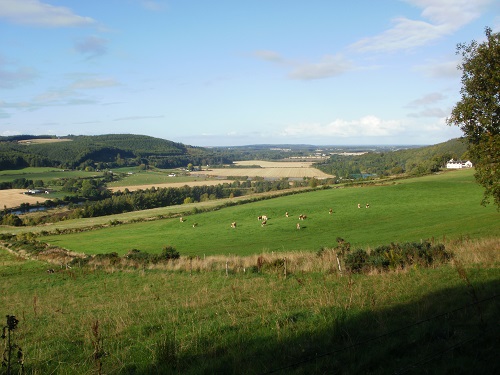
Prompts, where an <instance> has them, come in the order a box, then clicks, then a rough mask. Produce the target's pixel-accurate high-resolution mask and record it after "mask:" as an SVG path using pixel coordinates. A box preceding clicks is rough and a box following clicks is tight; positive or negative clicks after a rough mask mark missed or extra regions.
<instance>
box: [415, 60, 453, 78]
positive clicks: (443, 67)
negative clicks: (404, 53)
mask: <svg viewBox="0 0 500 375" xmlns="http://www.w3.org/2000/svg"><path fill="white" fill-rule="evenodd" d="M458 64H459V60H457V59H452V60H448V61H431V62H429V63H428V64H426V65H418V66H415V68H414V69H415V70H416V71H419V72H421V73H423V74H424V75H425V76H426V77H428V78H457V77H460V75H461V74H462V73H461V71H460V70H459V69H458V68H457V67H458Z"/></svg>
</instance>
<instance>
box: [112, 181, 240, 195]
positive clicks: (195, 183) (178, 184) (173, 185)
mask: <svg viewBox="0 0 500 375" xmlns="http://www.w3.org/2000/svg"><path fill="white" fill-rule="evenodd" d="M225 182H227V183H233V182H234V181H231V180H210V181H186V182H167V183H164V184H150V185H131V186H116V187H112V188H109V190H111V191H112V192H115V191H120V190H121V191H123V190H125V189H128V190H129V191H135V190H141V189H142V190H145V189H150V188H152V187H155V188H169V187H170V188H179V187H183V186H185V185H187V186H204V185H207V186H211V185H219V184H223V183H225Z"/></svg>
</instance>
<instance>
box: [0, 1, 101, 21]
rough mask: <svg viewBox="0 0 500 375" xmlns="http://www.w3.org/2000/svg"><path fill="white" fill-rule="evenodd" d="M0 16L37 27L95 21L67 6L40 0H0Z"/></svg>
mask: <svg viewBox="0 0 500 375" xmlns="http://www.w3.org/2000/svg"><path fill="white" fill-rule="evenodd" d="M0 18H5V19H7V20H8V21H10V22H12V23H16V24H21V25H29V26H38V27H75V26H87V25H92V24H95V23H96V21H95V20H94V19H92V18H90V17H83V16H79V15H77V14H75V13H73V11H71V9H69V8H66V7H61V6H54V5H50V4H46V3H43V2H41V1H40V0H0Z"/></svg>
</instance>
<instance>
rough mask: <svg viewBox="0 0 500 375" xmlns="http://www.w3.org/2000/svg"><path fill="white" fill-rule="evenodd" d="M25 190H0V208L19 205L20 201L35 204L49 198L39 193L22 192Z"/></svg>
mask: <svg viewBox="0 0 500 375" xmlns="http://www.w3.org/2000/svg"><path fill="white" fill-rule="evenodd" d="M25 192H26V190H25V189H7V190H0V209H3V208H4V207H7V208H14V207H19V206H20V205H21V204H22V203H29V204H37V203H42V202H45V201H46V200H47V199H50V198H45V197H41V196H39V195H30V194H24V193H25Z"/></svg>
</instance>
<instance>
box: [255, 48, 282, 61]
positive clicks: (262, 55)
mask: <svg viewBox="0 0 500 375" xmlns="http://www.w3.org/2000/svg"><path fill="white" fill-rule="evenodd" d="M254 56H256V57H257V58H259V59H262V60H265V61H271V62H275V63H283V62H286V60H285V59H284V58H283V57H282V56H281V55H280V54H279V53H277V52H274V51H268V50H260V51H255V52H254Z"/></svg>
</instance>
